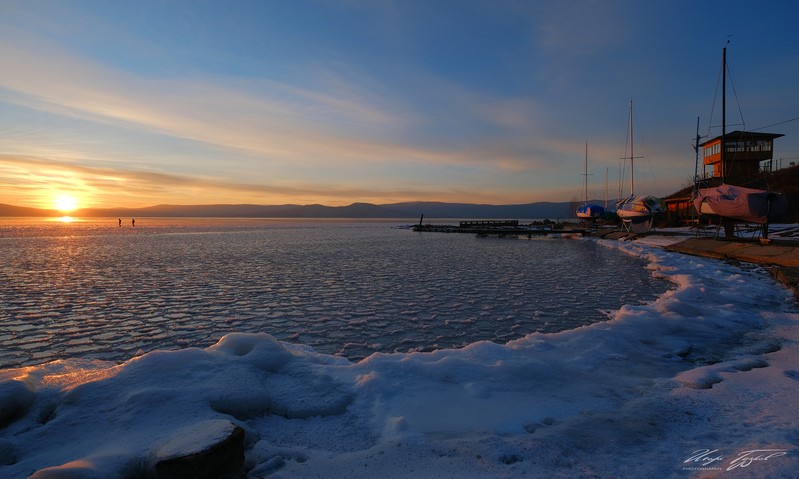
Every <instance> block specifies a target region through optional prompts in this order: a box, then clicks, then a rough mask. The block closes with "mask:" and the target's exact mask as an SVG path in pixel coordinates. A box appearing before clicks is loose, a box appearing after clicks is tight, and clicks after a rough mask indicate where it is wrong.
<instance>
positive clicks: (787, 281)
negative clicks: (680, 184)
mask: <svg viewBox="0 0 799 479" xmlns="http://www.w3.org/2000/svg"><path fill="white" fill-rule="evenodd" d="M590 236H591V237H593V238H599V239H606V240H616V241H641V242H645V243H648V244H653V245H657V246H660V247H662V248H663V249H665V250H666V251H671V252H674V253H682V254H687V255H690V256H700V257H704V258H713V259H719V260H723V261H728V262H735V261H737V262H742V263H753V264H757V265H760V266H763V267H764V268H765V269H766V270H767V271H768V272H769V274H771V276H772V277H773V278H774V279H776V280H777V281H779V282H780V283H781V284H783V285H785V286H786V287H787V288H789V289H790V290H791V291H792V292H793V295H794V297H795V298H796V299H797V300H799V242H795V241H787V240H772V241H770V242H769V243H768V244H761V243H759V242H756V241H753V240H745V239H735V240H726V239H715V238H699V237H693V236H691V237H685V236H682V235H674V234H669V233H653V234H647V235H637V234H635V233H627V232H623V231H611V232H601V231H599V232H597V233H596V234H592V235H590ZM662 238H669V240H667V241H658V240H659V239H662Z"/></svg>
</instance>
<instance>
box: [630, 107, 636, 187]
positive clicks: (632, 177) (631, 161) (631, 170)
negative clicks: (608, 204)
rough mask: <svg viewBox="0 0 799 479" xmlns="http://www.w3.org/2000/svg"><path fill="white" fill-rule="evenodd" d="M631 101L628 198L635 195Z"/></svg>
mask: <svg viewBox="0 0 799 479" xmlns="http://www.w3.org/2000/svg"><path fill="white" fill-rule="evenodd" d="M633 158H634V155H633V101H632V100H630V196H633V195H635V168H633Z"/></svg>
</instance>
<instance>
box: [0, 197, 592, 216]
mask: <svg viewBox="0 0 799 479" xmlns="http://www.w3.org/2000/svg"><path fill="white" fill-rule="evenodd" d="M575 207H576V206H575V203H574V202H562V203H550V202H539V203H528V204H522V205H481V204H469V203H440V202H424V201H421V202H406V203H394V204H386V205H374V204H371V203H353V204H351V205H348V206H323V205H273V206H264V205H158V206H150V207H147V208H85V209H81V210H76V211H74V212H72V213H71V216H76V217H125V218H127V217H187V218H199V217H206V218H419V217H420V216H421V215H424V216H425V217H427V218H480V219H482V218H485V219H500V218H504V219H547V218H548V219H557V218H571V217H572V216H574V209H575ZM0 216H20V217H57V216H63V213H60V212H58V211H56V210H46V209H37V208H25V207H19V206H12V205H6V204H0Z"/></svg>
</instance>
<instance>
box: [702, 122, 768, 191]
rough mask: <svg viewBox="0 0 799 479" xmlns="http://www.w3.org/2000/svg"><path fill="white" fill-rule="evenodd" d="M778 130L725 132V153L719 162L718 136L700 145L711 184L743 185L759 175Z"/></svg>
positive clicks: (719, 142) (719, 140)
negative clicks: (711, 180) (711, 179)
mask: <svg viewBox="0 0 799 479" xmlns="http://www.w3.org/2000/svg"><path fill="white" fill-rule="evenodd" d="M781 136H784V135H781V134H779V133H757V132H753V131H740V130H736V131H732V132H730V133H727V134H726V135H724V143H725V145H726V147H725V152H724V153H725V154H724V155H723V156H724V161H722V154H721V140H722V137H721V136H717V137H716V138H713V139H711V140H708V141H706V142H704V143H702V144H700V145H699V146H700V147H701V148H702V163H703V165H704V166H705V168H707V167H708V166H710V167H712V168H713V174H712V178H714V179H717V180H716V181H715V182H714V183H716V182H717V183H729V184H734V185H739V186H746V185H748V184H750V183H752V181H756V180H757V178H758V177H759V176H760V170H761V168H760V165H761V164H762V163H763V162H766V161H769V162H770V161H772V160H773V158H774V139H775V138H779V137H781Z"/></svg>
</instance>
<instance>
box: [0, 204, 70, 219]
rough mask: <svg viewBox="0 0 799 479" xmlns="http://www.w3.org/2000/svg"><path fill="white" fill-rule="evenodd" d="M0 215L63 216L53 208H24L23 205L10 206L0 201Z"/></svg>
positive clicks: (28, 216)
mask: <svg viewBox="0 0 799 479" xmlns="http://www.w3.org/2000/svg"><path fill="white" fill-rule="evenodd" d="M0 216H18V217H26V218H30V217H49V218H52V217H54V216H63V215H62V214H60V213H58V212H57V211H55V210H42V209H39V208H25V207H23V206H12V205H6V204H2V203H0Z"/></svg>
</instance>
